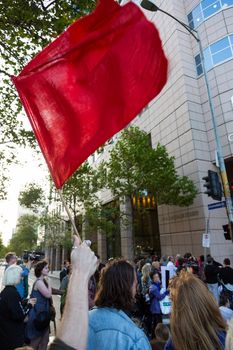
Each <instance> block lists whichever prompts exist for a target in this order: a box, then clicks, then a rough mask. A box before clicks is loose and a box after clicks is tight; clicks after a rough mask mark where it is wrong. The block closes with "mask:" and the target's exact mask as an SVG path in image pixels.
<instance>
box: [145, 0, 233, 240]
mask: <svg viewBox="0 0 233 350" xmlns="http://www.w3.org/2000/svg"><path fill="white" fill-rule="evenodd" d="M140 5H141V6H142V7H143V8H144V9H146V10H148V11H153V12H156V11H160V12H162V13H164V14H166V15H167V16H169V17H171V18H173V19H174V20H175V21H176V22H178V23H180V24H181V25H182V26H183V27H184V28H185V29H186V30H187V31H188V32H189V33H190V34H191V35H192V36H193V37H194V39H195V40H196V42H197V43H198V46H199V50H200V55H201V63H202V69H203V74H204V78H205V83H206V89H207V94H208V102H209V106H210V114H211V119H212V124H213V130H214V135H215V142H216V150H217V158H218V163H219V169H220V176H221V179H222V184H223V191H224V195H225V198H226V211H227V216H228V220H229V223H230V229H231V238H232V241H233V232H232V231H233V207H232V200H231V195H230V189H229V183H228V179H227V173H226V167H225V163H224V158H223V152H222V145H221V140H220V137H219V133H218V128H217V122H216V115H215V110H214V105H213V100H212V95H211V91H210V85H209V80H208V75H207V71H206V68H205V58H204V53H203V48H202V44H201V40H200V38H199V35H198V31H197V30H195V29H193V28H191V27H190V26H189V25H187V24H186V23H184V22H182V21H180V20H179V19H178V18H176V17H174V16H173V15H172V14H170V13H169V12H166V11H164V10H162V9H161V8H159V7H158V6H157V5H155V4H154V3H153V2H152V1H150V0H142V2H141V4H140Z"/></svg>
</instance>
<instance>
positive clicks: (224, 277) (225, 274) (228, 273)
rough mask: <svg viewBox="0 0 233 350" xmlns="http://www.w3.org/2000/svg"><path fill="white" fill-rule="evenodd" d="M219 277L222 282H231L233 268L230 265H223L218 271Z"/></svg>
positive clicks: (232, 279) (232, 280) (232, 282)
mask: <svg viewBox="0 0 233 350" xmlns="http://www.w3.org/2000/svg"><path fill="white" fill-rule="evenodd" d="M219 278H220V280H221V281H222V282H223V283H224V284H228V283H229V284H233V269H232V268H231V267H230V266H226V267H223V268H222V269H221V270H220V272H219Z"/></svg>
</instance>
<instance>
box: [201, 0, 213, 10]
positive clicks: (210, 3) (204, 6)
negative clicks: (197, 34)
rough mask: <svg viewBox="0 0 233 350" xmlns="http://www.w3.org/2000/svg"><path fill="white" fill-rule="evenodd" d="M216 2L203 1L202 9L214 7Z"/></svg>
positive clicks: (211, 0)
mask: <svg viewBox="0 0 233 350" xmlns="http://www.w3.org/2000/svg"><path fill="white" fill-rule="evenodd" d="M215 2H216V0H203V1H202V2H201V7H202V8H203V9H205V8H206V7H209V6H211V5H213V4H214V3H215Z"/></svg>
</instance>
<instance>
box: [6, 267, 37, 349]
mask: <svg viewBox="0 0 233 350" xmlns="http://www.w3.org/2000/svg"><path fill="white" fill-rule="evenodd" d="M21 272H22V269H21V267H19V266H17V265H14V264H13V265H11V266H9V267H8V268H7V269H6V271H5V274H4V277H3V284H4V285H5V288H4V289H3V291H2V292H1V294H0V347H1V349H4V350H14V349H15V348H17V347H20V346H23V344H24V320H25V318H26V316H27V314H28V312H29V310H30V308H32V307H33V306H34V305H35V303H36V299H34V298H31V299H29V301H28V303H27V304H25V305H23V304H22V302H21V298H20V295H19V293H18V292H17V289H16V285H17V284H18V283H19V281H20V278H21Z"/></svg>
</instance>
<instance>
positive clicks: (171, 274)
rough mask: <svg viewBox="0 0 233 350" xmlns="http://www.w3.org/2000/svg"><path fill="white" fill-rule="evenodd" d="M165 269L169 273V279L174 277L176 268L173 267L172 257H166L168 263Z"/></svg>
mask: <svg viewBox="0 0 233 350" xmlns="http://www.w3.org/2000/svg"><path fill="white" fill-rule="evenodd" d="M166 269H167V270H168V271H169V277H170V278H172V277H174V276H176V270H177V267H175V265H174V258H173V256H169V257H168V263H167V267H166Z"/></svg>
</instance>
